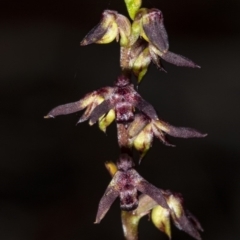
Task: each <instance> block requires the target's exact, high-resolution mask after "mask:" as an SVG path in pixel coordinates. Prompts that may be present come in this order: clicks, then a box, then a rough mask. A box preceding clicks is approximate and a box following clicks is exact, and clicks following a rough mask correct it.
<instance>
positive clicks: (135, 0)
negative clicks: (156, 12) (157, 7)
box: [125, 0, 142, 20]
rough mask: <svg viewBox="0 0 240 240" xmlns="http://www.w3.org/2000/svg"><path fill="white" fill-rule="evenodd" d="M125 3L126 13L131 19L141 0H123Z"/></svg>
mask: <svg viewBox="0 0 240 240" xmlns="http://www.w3.org/2000/svg"><path fill="white" fill-rule="evenodd" d="M125 4H126V6H127V10H128V14H129V16H130V18H131V19H132V20H133V19H134V17H135V15H136V13H137V11H138V10H139V8H140V7H141V5H142V0H125Z"/></svg>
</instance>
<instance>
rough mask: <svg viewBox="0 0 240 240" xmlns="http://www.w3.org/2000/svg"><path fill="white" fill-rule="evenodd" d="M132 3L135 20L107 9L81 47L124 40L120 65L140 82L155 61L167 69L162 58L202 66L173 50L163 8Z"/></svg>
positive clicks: (183, 64) (187, 65) (121, 43)
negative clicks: (170, 45)
mask: <svg viewBox="0 0 240 240" xmlns="http://www.w3.org/2000/svg"><path fill="white" fill-rule="evenodd" d="M134 2H136V5H135V4H134ZM128 3H129V4H130V5H131V6H132V9H135V10H134V13H133V14H132V16H134V18H132V19H133V22H132V23H130V21H129V20H128V19H127V18H126V17H125V16H123V15H121V14H119V13H117V12H116V11H112V10H105V11H104V12H103V17H102V20H101V22H100V23H99V24H98V25H97V26H96V27H94V28H93V29H92V30H91V31H90V32H89V33H88V34H87V35H86V36H85V38H84V39H83V40H82V42H81V46H86V45H89V44H92V43H99V44H106V43H110V42H112V41H113V40H115V39H116V41H119V39H120V46H121V57H120V65H121V67H122V69H123V70H126V69H127V70H131V71H133V73H134V75H135V76H136V77H137V79H138V83H140V82H141V80H142V78H143V77H144V75H145V74H146V72H147V69H148V66H149V65H150V63H151V62H153V63H154V64H155V65H156V66H157V68H158V69H160V70H164V68H163V67H162V66H161V63H160V59H163V60H165V61H166V62H169V63H172V64H174V65H177V66H181V67H192V68H200V66H198V65H197V64H195V63H194V62H193V61H191V60H190V59H188V58H186V57H183V56H181V55H178V54H175V53H172V52H170V51H169V42H168V35H167V31H166V29H165V26H164V23H163V14H162V12H161V11H160V10H158V9H155V8H152V9H147V8H141V9H138V6H139V1H128ZM134 6H136V8H134ZM136 9H137V11H136ZM128 10H129V8H128ZM130 11H131V10H130ZM125 55H126V56H125ZM126 59H127V60H126ZM124 61H127V62H124Z"/></svg>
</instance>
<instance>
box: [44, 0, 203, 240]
mask: <svg viewBox="0 0 240 240" xmlns="http://www.w3.org/2000/svg"><path fill="white" fill-rule="evenodd" d="M125 4H126V7H127V10H128V13H129V16H130V20H129V19H128V18H127V17H125V16H124V15H122V14H119V13H118V12H117V11H113V10H105V11H104V12H103V14H102V18H101V21H100V23H99V24H98V25H96V26H95V27H94V28H93V29H92V30H91V31H90V32H89V33H88V34H87V35H86V36H85V37H84V39H83V40H82V41H81V43H80V45H81V46H86V45H89V44H93V43H96V44H108V43H111V42H112V41H114V40H116V41H117V42H119V45H120V63H119V65H120V68H121V70H122V73H121V74H120V75H119V76H118V77H117V79H116V81H115V82H114V83H113V86H106V87H103V88H100V89H98V90H95V91H93V92H90V93H88V94H86V95H85V96H84V97H83V98H81V99H80V100H78V101H76V102H72V103H67V104H64V105H60V106H57V107H55V108H53V109H52V110H51V111H50V112H49V113H48V114H47V115H46V116H45V118H55V117H57V116H59V115H67V114H71V113H75V112H78V111H82V110H84V113H83V114H82V116H81V117H80V119H79V120H78V122H77V123H82V122H84V121H88V123H89V125H90V126H92V125H94V124H95V123H98V127H99V129H100V130H101V131H103V132H104V133H106V131H107V127H108V126H109V125H110V124H112V123H113V122H115V124H116V126H117V139H118V145H119V149H120V155H119V157H118V158H117V161H116V164H114V163H112V162H108V163H105V166H106V168H107V170H108V171H109V173H110V175H111V176H112V180H111V181H110V183H109V185H108V186H107V188H106V190H105V192H104V194H103V196H102V198H101V200H100V202H99V206H98V211H97V215H96V220H95V223H100V222H101V220H102V219H103V218H104V217H105V215H106V214H107V212H108V211H109V209H110V207H111V205H112V203H113V202H114V201H115V199H116V198H119V199H120V209H121V210H122V213H121V218H122V226H123V232H124V236H125V238H126V239H127V240H137V239H138V224H139V221H140V219H141V218H142V217H143V216H146V215H150V218H151V220H152V222H153V224H154V225H155V226H156V227H157V228H158V229H159V230H160V231H162V232H164V233H165V234H166V235H167V236H168V237H169V239H171V224H170V223H171V221H172V222H173V224H174V225H175V226H176V227H177V228H178V229H180V230H182V231H185V232H186V233H188V234H189V235H190V236H192V237H193V238H195V239H197V240H200V239H201V237H200V234H199V231H203V229H202V227H201V225H200V223H199V222H198V220H197V219H196V218H195V217H194V216H193V215H192V214H191V213H190V212H189V211H188V210H185V208H184V206H183V198H182V197H181V195H180V194H176V193H173V192H171V191H169V190H167V191H166V190H162V189H160V188H157V187H156V186H154V185H152V184H151V183H149V182H148V181H147V180H146V179H144V178H143V177H142V176H141V175H140V174H139V173H138V172H137V171H136V170H135V161H134V159H133V154H132V153H133V149H136V150H137V151H138V152H139V154H140V157H139V163H140V161H141V160H142V159H143V158H144V157H145V155H146V154H147V152H148V151H149V149H150V148H151V146H152V143H153V139H154V137H155V138H157V139H159V140H160V141H161V142H162V143H163V144H165V145H166V146H171V147H173V146H174V145H173V144H171V143H169V142H168V140H167V135H170V136H173V137H178V138H202V137H205V136H206V135H207V134H203V133H201V132H199V131H197V130H195V129H192V128H186V127H175V126H172V125H170V124H169V123H167V122H165V121H163V120H161V119H160V118H159V116H158V114H157V112H156V110H155V108H154V107H153V106H152V105H151V104H150V103H149V102H148V101H146V100H145V99H143V98H142V96H141V95H140V93H139V92H138V91H137V90H136V86H134V84H133V83H132V81H131V80H132V77H133V76H135V78H136V80H137V84H139V83H140V82H141V81H142V80H143V78H144V76H145V75H146V73H147V71H148V67H149V65H150V64H151V63H153V64H155V65H156V66H157V68H158V69H159V70H162V71H165V72H166V70H165V69H164V68H163V66H162V63H161V62H162V60H164V61H167V62H169V63H172V64H174V65H176V66H183V67H192V68H200V67H199V66H198V65H197V64H195V63H194V62H193V61H192V60H190V59H188V58H186V57H183V56H181V55H179V54H175V53H172V52H170V51H169V41H168V34H167V31H166V29H165V26H164V18H163V14H162V12H161V11H160V10H158V9H155V8H152V9H147V8H141V4H142V1H141V0H125Z"/></svg>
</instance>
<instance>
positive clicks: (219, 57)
mask: <svg viewBox="0 0 240 240" xmlns="http://www.w3.org/2000/svg"><path fill="white" fill-rule="evenodd" d="M143 6H144V7H150V8H152V7H156V8H159V9H161V10H162V12H163V14H164V18H165V27H166V29H167V31H168V35H169V41H170V50H171V51H173V52H175V53H178V54H182V55H184V56H186V57H188V58H190V59H192V60H194V61H195V62H196V63H198V64H199V65H201V67H202V68H201V69H187V68H180V67H176V66H173V65H170V64H168V63H164V66H165V68H166V69H167V71H168V73H167V74H165V73H163V72H159V71H158V70H157V69H156V68H155V67H154V66H151V67H150V69H149V73H148V74H147V76H146V77H145V79H144V80H143V83H142V84H141V86H140V89H139V91H140V93H141V94H142V96H143V97H144V98H145V99H146V100H147V101H149V102H150V103H152V104H153V105H154V106H155V107H156V109H157V110H158V113H159V116H160V117H161V118H162V119H164V120H166V121H168V122H169V123H171V124H173V125H176V126H186V127H193V128H196V129H198V130H200V131H202V132H207V133H208V134H209V135H208V137H206V138H204V139H189V140H184V139H176V138H171V139H170V141H171V143H173V144H176V145H177V147H176V148H171V147H166V146H164V145H162V144H161V143H160V142H159V141H157V140H155V142H154V146H153V148H152V149H151V150H150V151H149V154H148V155H147V156H146V158H145V159H144V160H143V162H142V164H141V165H140V166H139V167H138V168H137V169H138V171H139V172H140V173H141V175H142V176H143V177H145V178H146V179H147V180H149V181H150V182H152V183H153V184H154V185H156V186H158V187H161V188H163V189H171V190H172V191H175V192H181V193H182V194H183V196H184V199H185V204H186V206H187V208H188V209H190V210H191V212H193V213H194V214H195V215H196V216H197V217H198V219H199V220H200V221H201V223H202V225H203V227H204V229H205V232H204V233H203V234H202V237H203V239H204V240H210V239H218V240H225V239H229V240H238V239H240V230H239V227H240V226H239V222H240V207H239V206H240V204H239V202H240V191H239V190H240V180H239V176H240V159H239V158H240V144H239V137H240V130H239V122H240V112H239V101H240V73H239V71H240V66H239V64H240V57H239V53H240V44H239V43H240V18H239V11H240V2H239V1H236V0H228V1H227V0H225V1H223V0H222V1H221V0H218V1H217V0H212V1H210V0H201V1H200V0H195V1H191V0H182V1H178V0H172V1H166V0H163V1H160V0H159V1H157V0H151V1H150V0H143ZM105 9H114V10H117V11H119V12H120V13H123V14H126V9H125V5H124V3H123V0H101V1H90V0H88V1H83V0H81V1H80V0H79V1H76V0H68V1H61V0H58V1H55V0H49V1H44V0H42V1H39V0H35V1H27V0H23V1H5V0H2V1H1V7H0V19H1V20H0V66H1V68H0V108H1V111H0V122H1V124H0V144H1V148H0V153H1V155H0V239H1V240H43V239H44V240H50V239H51V240H55V239H56V240H77V239H83V240H88V239H89V240H90V239H116V240H118V239H123V235H122V229H121V222H120V210H119V202H118V201H116V202H115V203H114V204H113V206H112V208H111V209H110V211H109V212H108V214H107V215H106V217H105V218H104V219H103V221H102V222H101V224H100V225H94V224H93V222H94V220H95V215H96V211H97V206H98V202H99V199H100V198H101V196H102V194H103V192H104V190H105V188H106V186H107V185H108V183H109V181H110V176H109V174H108V173H107V171H106V170H105V168H104V162H105V161H107V160H116V158H117V157H118V154H119V150H118V146H117V140H116V129H115V126H114V124H112V126H110V127H109V129H108V133H107V136H105V135H104V134H103V133H102V132H100V131H99V129H98V128H97V126H93V127H90V126H88V124H87V123H83V124H80V125H78V126H76V122H77V121H78V118H79V117H80V115H81V113H76V114H72V115H68V116H63V117H58V118H56V119H54V120H52V119H50V120H45V119H43V116H44V115H46V114H47V113H48V111H49V110H51V109H52V108H53V107H55V106H57V105H60V104H64V103H69V102H73V101H77V100H78V99H80V98H81V97H82V96H83V95H84V94H85V93H87V92H90V91H93V90H95V89H98V88H100V87H102V86H107V85H111V84H112V83H113V81H114V80H115V79H116V77H117V75H118V74H119V73H120V69H119V66H118V64H119V60H118V58H119V47H118V44H116V43H112V44H109V45H90V46H87V47H80V46H79V42H80V40H81V39H82V38H83V37H84V36H85V35H86V33H87V32H88V31H89V30H90V29H91V28H92V27H93V26H95V25H96V24H97V23H98V22H99V20H100V17H101V12H102V11H103V10H105ZM140 239H167V237H166V236H165V235H164V234H162V233H160V232H159V231H158V230H157V229H156V228H155V227H154V226H153V225H152V224H151V222H149V221H148V218H147V217H146V218H144V219H142V221H141V224H140ZM173 239H179V240H181V239H186V240H187V239H189V240H190V239H191V238H190V237H189V236H187V235H186V234H185V233H182V232H180V231H178V230H176V229H175V228H174V227H173Z"/></svg>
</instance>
